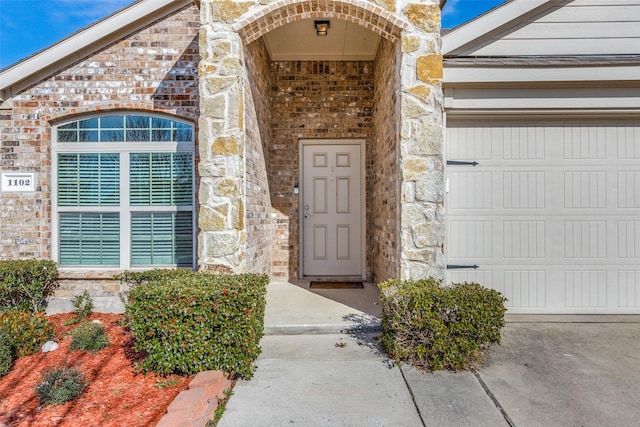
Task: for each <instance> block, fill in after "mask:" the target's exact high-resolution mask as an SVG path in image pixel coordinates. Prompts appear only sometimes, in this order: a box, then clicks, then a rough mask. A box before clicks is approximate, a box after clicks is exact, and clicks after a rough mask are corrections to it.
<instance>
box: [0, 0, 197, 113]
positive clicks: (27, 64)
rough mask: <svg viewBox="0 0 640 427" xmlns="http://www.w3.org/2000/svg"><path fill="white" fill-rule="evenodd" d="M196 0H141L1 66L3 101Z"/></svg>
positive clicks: (0, 77) (1, 100)
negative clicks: (11, 63) (20, 59)
mask: <svg viewBox="0 0 640 427" xmlns="http://www.w3.org/2000/svg"><path fill="white" fill-rule="evenodd" d="M193 2H194V0H140V1H138V2H136V3H133V4H132V5H130V6H129V7H126V8H124V9H121V10H119V11H117V12H115V13H114V14H113V15H110V16H109V17H107V18H105V19H103V20H100V21H98V22H96V23H95V24H92V25H90V26H88V27H86V28H84V29H82V30H80V31H78V32H76V33H74V34H72V35H70V36H69V37H67V38H65V39H63V40H61V41H60V42H58V43H56V44H54V45H53V46H51V47H49V48H46V49H44V50H42V51H40V52H38V53H36V54H34V55H32V56H30V57H28V58H26V59H24V60H22V61H20V62H18V63H16V64H14V65H12V66H9V67H7V68H5V69H4V70H0V102H3V101H5V100H7V99H10V98H12V97H13V96H15V94H17V93H19V92H20V91H22V90H24V89H25V88H27V87H30V86H31V85H33V84H35V83H37V82H38V81H40V80H42V79H44V78H46V77H48V76H50V75H52V74H54V73H55V72H56V71H59V70H61V69H63V68H65V67H68V66H70V65H72V64H73V63H75V62H77V61H79V60H81V59H82V58H85V57H87V56H88V55H90V54H92V53H94V52H96V51H98V50H100V49H101V48H103V47H105V46H108V45H109V44H111V43H114V42H116V41H118V40H120V39H121V38H122V37H123V34H130V33H132V32H135V31H137V30H139V29H140V28H143V27H144V26H146V25H148V24H150V23H152V22H154V21H156V20H158V19H160V18H162V17H163V16H166V15H167V14H169V13H171V12H173V11H176V10H179V9H181V8H183V7H185V6H188V5H190V4H192V3H193Z"/></svg>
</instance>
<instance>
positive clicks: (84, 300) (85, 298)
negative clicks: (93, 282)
mask: <svg viewBox="0 0 640 427" xmlns="http://www.w3.org/2000/svg"><path fill="white" fill-rule="evenodd" d="M71 303H72V304H73V309H74V310H73V311H74V313H75V316H74V317H70V318H69V319H67V320H65V321H64V324H65V325H75V324H76V323H79V322H82V321H83V320H86V319H87V318H88V317H89V316H91V313H93V300H92V299H91V295H89V291H87V290H86V289H85V290H84V291H83V292H82V293H81V294H80V295H76V296H75V297H74V298H73V300H72V301H71Z"/></svg>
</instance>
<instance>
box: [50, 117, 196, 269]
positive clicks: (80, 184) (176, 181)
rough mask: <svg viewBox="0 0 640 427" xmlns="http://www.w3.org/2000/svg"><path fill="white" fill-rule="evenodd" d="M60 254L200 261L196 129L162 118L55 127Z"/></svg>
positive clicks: (134, 262) (70, 260)
mask: <svg viewBox="0 0 640 427" xmlns="http://www.w3.org/2000/svg"><path fill="white" fill-rule="evenodd" d="M54 135H55V136H56V137H55V140H54V144H53V148H54V156H53V158H54V162H55V165H54V170H55V171H56V174H55V182H54V186H55V191H54V206H55V210H54V220H55V224H56V226H55V230H54V242H55V245H54V248H55V249H54V257H55V258H56V259H57V261H58V263H59V265H60V266H61V267H92V268H95V267H110V268H135V267H154V266H177V267H193V266H194V241H195V239H194V226H193V224H194V211H195V209H194V185H193V169H194V158H193V153H194V135H193V126H192V125H191V124H189V123H186V122H182V121H178V120H174V119H169V118H166V117H161V116H148V115H140V114H105V115H100V116H96V117H90V118H86V119H82V120H78V121H73V122H68V123H64V124H61V125H59V126H57V127H56V128H55V132H54Z"/></svg>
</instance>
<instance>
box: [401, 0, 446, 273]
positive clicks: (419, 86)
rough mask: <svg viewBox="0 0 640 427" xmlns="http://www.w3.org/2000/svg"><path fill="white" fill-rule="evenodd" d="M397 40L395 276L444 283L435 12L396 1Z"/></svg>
mask: <svg viewBox="0 0 640 427" xmlns="http://www.w3.org/2000/svg"><path fill="white" fill-rule="evenodd" d="M399 2H400V3H401V4H399V7H398V9H399V10H400V11H402V13H403V14H404V16H405V18H406V19H407V20H408V21H409V22H410V23H411V24H412V25H411V27H410V28H408V29H407V30H406V31H405V32H404V34H403V37H402V64H401V70H400V73H401V93H400V97H401V101H400V102H401V105H400V115H401V128H400V163H401V170H402V185H401V191H402V195H401V210H400V229H401V237H400V238H401V242H400V263H401V266H400V276H401V278H402V279H419V278H425V277H429V276H433V277H436V278H438V279H442V278H444V271H445V260H444V254H443V250H444V238H445V215H444V188H445V187H444V185H445V184H444V161H443V146H442V144H443V120H442V117H443V95H442V54H441V50H440V7H439V4H438V1H437V0H423V1H421V2H411V1H406V0H399Z"/></svg>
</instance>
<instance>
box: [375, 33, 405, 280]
mask: <svg viewBox="0 0 640 427" xmlns="http://www.w3.org/2000/svg"><path fill="white" fill-rule="evenodd" d="M398 61H399V43H397V42H396V43H394V42H390V41H387V40H384V39H383V40H381V42H380V46H379V48H378V53H377V57H376V63H375V64H376V68H375V87H376V91H375V109H374V115H373V118H374V124H375V135H376V138H375V143H374V146H373V151H374V155H373V159H374V160H373V169H374V170H375V174H374V175H373V183H372V187H373V191H372V192H371V193H372V197H373V200H372V203H371V207H370V210H371V212H372V222H371V228H372V234H373V273H374V280H376V281H383V280H386V279H390V278H395V277H398V273H399V271H398V268H399V258H400V252H399V248H398V243H399V236H398V230H399V212H398V210H399V207H400V200H399V194H400V191H399V187H400V177H399V173H400V172H399V170H398V162H399V159H400V153H399V152H398V150H399V144H398V142H397V138H398V134H399V120H400V119H399V107H398V98H397V93H398V87H399V67H398Z"/></svg>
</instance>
